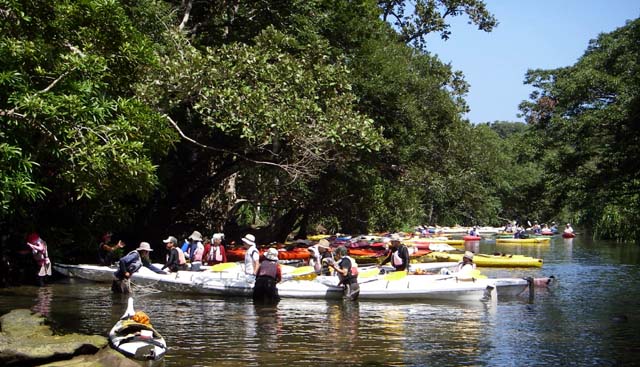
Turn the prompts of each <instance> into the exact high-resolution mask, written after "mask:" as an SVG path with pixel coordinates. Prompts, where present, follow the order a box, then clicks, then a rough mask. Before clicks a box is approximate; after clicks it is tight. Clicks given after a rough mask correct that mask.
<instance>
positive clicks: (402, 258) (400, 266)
mask: <svg viewBox="0 0 640 367" xmlns="http://www.w3.org/2000/svg"><path fill="white" fill-rule="evenodd" d="M390 250H391V251H389V254H388V255H387V256H386V257H385V258H384V259H383V260H382V262H380V265H384V264H386V263H388V262H389V261H391V265H393V267H394V268H395V269H396V271H401V270H406V271H409V249H407V246H405V245H404V244H403V243H402V242H400V236H399V235H397V234H395V233H394V234H392V235H391V247H390Z"/></svg>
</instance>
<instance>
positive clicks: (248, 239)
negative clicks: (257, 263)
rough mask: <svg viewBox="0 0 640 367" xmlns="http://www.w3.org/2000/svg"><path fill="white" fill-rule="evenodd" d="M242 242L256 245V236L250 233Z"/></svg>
mask: <svg viewBox="0 0 640 367" xmlns="http://www.w3.org/2000/svg"><path fill="white" fill-rule="evenodd" d="M242 242H244V243H245V244H247V245H251V246H255V245H256V237H255V236H254V235H252V234H248V235H246V236H244V237H243V238H242Z"/></svg>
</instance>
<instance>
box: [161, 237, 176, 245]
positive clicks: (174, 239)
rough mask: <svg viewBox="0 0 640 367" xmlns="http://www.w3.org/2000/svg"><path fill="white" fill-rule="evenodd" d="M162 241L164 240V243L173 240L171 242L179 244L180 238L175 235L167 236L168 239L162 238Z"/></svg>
mask: <svg viewBox="0 0 640 367" xmlns="http://www.w3.org/2000/svg"><path fill="white" fill-rule="evenodd" d="M162 242H164V243H169V242H171V243H173V244H174V245H177V244H178V239H177V238H175V237H173V236H169V237H167V239H166V240H162Z"/></svg>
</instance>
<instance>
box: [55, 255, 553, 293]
mask: <svg viewBox="0 0 640 367" xmlns="http://www.w3.org/2000/svg"><path fill="white" fill-rule="evenodd" d="M452 264H453V265H455V263H451V262H448V263H444V264H435V263H434V264H428V263H427V264H421V265H420V266H419V267H421V268H422V269H429V270H432V271H433V272H435V274H432V275H414V274H407V273H406V272H392V273H387V274H380V269H377V268H373V267H372V268H369V269H366V268H363V269H361V271H360V275H359V277H358V281H359V283H360V299H364V300H390V299H403V300H431V299H432V300H451V301H469V300H479V299H482V298H483V297H487V296H488V294H487V292H488V291H489V292H493V293H494V296H495V292H497V294H500V295H512V296H513V295H521V294H523V293H525V292H527V291H530V290H531V287H532V286H533V285H539V284H545V282H546V281H547V280H548V278H541V279H537V280H533V279H523V278H497V279H488V278H482V277H478V278H474V279H472V280H461V279H460V278H459V277H458V276H456V275H455V273H454V274H446V275H441V274H439V273H438V271H437V269H440V268H443V267H451V266H452ZM412 266H414V267H416V268H417V267H418V266H417V265H415V264H412ZM54 269H55V270H56V271H58V272H60V273H62V274H63V275H66V276H69V277H76V278H82V279H87V280H91V281H97V282H111V281H112V280H113V273H114V271H115V269H114V268H110V267H106V266H96V265H84V264H81V265H66V264H54ZM286 273H287V272H285V274H283V279H284V280H283V281H282V282H281V283H279V284H278V292H279V294H280V296H281V297H283V298H317V299H337V298H341V297H342V287H341V286H340V285H338V278H337V277H335V276H314V277H312V278H306V277H304V276H303V274H300V276H286ZM131 281H132V282H133V283H134V284H135V285H137V286H144V287H152V288H154V289H157V290H160V291H171V292H184V293H202V294H214V295H220V296H245V297H246V296H251V294H252V292H253V284H254V283H253V282H254V280H253V279H252V277H248V276H246V275H245V274H244V271H243V266H242V264H237V265H236V266H232V267H229V268H228V269H226V270H224V271H199V272H192V271H179V272H177V273H170V274H157V273H154V272H152V271H150V270H148V269H146V268H144V267H143V268H141V269H140V270H139V271H138V272H136V273H135V274H134V275H133V276H132V278H131Z"/></svg>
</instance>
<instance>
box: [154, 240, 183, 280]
mask: <svg viewBox="0 0 640 367" xmlns="http://www.w3.org/2000/svg"><path fill="white" fill-rule="evenodd" d="M162 242H164V243H165V244H166V246H167V251H168V253H167V261H166V263H165V264H164V266H163V267H162V268H161V269H160V270H164V269H167V268H168V269H169V271H170V272H173V273H175V272H177V271H178V270H187V260H186V259H185V257H184V252H182V249H181V248H180V247H178V239H177V238H175V237H173V236H169V237H167V239H166V240H163V241H162Z"/></svg>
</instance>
